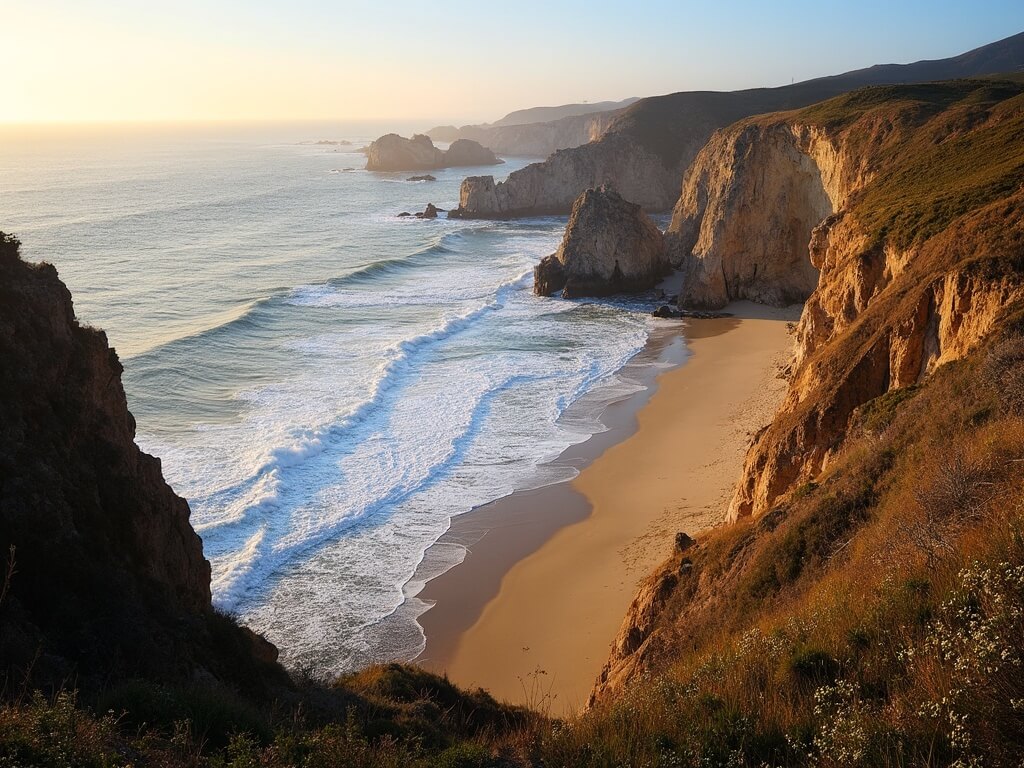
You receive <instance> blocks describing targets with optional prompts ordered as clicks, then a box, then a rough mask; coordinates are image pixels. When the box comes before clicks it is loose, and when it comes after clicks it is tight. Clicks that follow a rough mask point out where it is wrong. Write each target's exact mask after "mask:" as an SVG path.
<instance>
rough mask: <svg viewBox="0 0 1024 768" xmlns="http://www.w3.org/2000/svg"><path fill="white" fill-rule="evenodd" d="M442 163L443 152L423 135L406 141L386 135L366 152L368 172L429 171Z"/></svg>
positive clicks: (396, 136) (395, 136) (394, 135)
mask: <svg viewBox="0 0 1024 768" xmlns="http://www.w3.org/2000/svg"><path fill="white" fill-rule="evenodd" d="M443 162H444V152H442V151H441V150H440V149H438V148H437V147H435V146H434V142H432V141H431V140H430V137H429V136H424V135H423V134H416V135H415V136H413V137H412V138H411V139H406V138H403V137H402V136H399V135H398V134H397V133H388V134H386V135H384V136H381V137H380V138H379V139H377V140H376V141H374V142H373V143H372V144H370V146H369V147H368V148H367V150H366V170H368V171H431V170H433V169H435V168H441V167H443Z"/></svg>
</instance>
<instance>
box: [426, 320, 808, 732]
mask: <svg viewBox="0 0 1024 768" xmlns="http://www.w3.org/2000/svg"><path fill="white" fill-rule="evenodd" d="M728 311H729V312H730V313H731V315H732V316H731V317H725V318H716V319H709V320H688V321H686V323H685V326H683V325H682V324H680V325H679V326H677V327H673V326H672V325H671V324H668V323H666V324H665V327H664V328H663V329H659V330H658V331H657V332H656V333H655V334H652V341H651V344H653V345H655V347H656V349H655V350H654V354H653V355H652V356H651V358H652V362H654V361H656V362H657V363H658V365H656V366H655V365H652V367H651V377H650V381H648V382H646V387H645V389H644V390H643V391H640V392H637V393H634V394H632V395H630V396H628V397H626V398H624V399H622V400H619V401H616V402H613V403H611V404H610V405H609V406H608V407H607V408H606V409H605V412H604V413H603V414H602V417H601V421H602V423H604V424H605V426H606V430H605V431H603V432H600V433H598V434H596V435H594V436H593V437H591V438H590V439H589V440H587V441H584V442H583V443H581V444H579V445H577V446H573V447H572V448H570V449H568V450H567V451H566V452H565V453H564V454H563V455H562V456H560V457H559V458H558V459H557V460H556V461H558V462H561V463H566V462H568V463H570V464H572V465H573V466H576V467H577V468H579V470H580V471H579V474H578V476H577V477H576V478H575V479H573V480H571V481H568V482H562V483H556V484H554V485H549V486H545V487H542V488H538V489H534V490H528V491H518V492H516V493H514V494H512V495H510V496H508V497H505V498H504V499H499V500H497V501H495V502H492V503H491V504H487V505H484V506H482V507H480V508H478V509H476V510H474V511H472V512H469V513H467V514H465V515H462V516H460V517H458V518H456V519H455V520H453V522H452V525H451V528H450V529H449V531H448V532H447V533H446V534H445V535H444V536H443V537H442V538H441V540H440V541H439V542H438V545H440V546H441V547H445V546H462V547H465V548H466V550H467V551H466V555H465V558H464V560H463V562H462V563H460V564H459V565H456V566H454V567H453V568H450V569H449V570H447V571H445V572H444V573H443V574H441V575H440V576H437V577H436V578H433V579H431V580H429V581H428V582H427V583H426V585H425V587H424V588H423V589H422V591H421V592H420V593H419V594H418V595H417V598H418V599H419V600H421V601H424V602H425V603H427V604H428V605H431V606H432V607H431V608H429V609H428V610H427V611H426V612H425V613H423V614H422V615H421V616H420V617H419V623H420V624H421V626H422V627H423V630H424V633H425V635H426V647H425V648H424V651H423V652H422V653H421V654H420V656H419V657H418V658H417V663H418V664H420V665H422V666H424V667H425V668H427V669H431V670H433V671H437V672H442V673H446V674H448V675H449V676H450V677H451V679H452V680H453V681H454V682H456V683H459V684H461V685H466V686H482V687H485V688H487V689H488V690H490V691H491V692H492V693H493V694H494V695H495V696H496V697H497V698H499V699H504V700H508V701H512V702H515V703H521V704H531V705H540V706H545V707H548V708H550V709H551V710H552V711H554V712H557V713H565V712H571V711H574V710H576V709H578V708H579V707H581V706H582V705H583V704H584V703H585V702H586V698H587V696H588V694H589V692H590V688H591V686H592V685H593V682H594V679H595V678H596V676H597V674H598V673H599V671H600V669H601V666H602V665H603V664H604V662H605V660H606V658H607V655H608V649H609V646H610V644H611V641H612V639H613V638H614V636H615V633H616V632H617V631H618V628H619V626H620V624H621V621H622V618H623V616H624V614H625V611H626V608H627V607H628V605H629V602H630V601H631V600H632V598H633V595H634V592H635V589H636V586H637V584H638V582H639V581H640V580H641V579H642V578H643V577H644V576H646V575H647V573H648V572H649V571H650V570H652V569H653V568H654V567H655V566H656V565H657V564H658V562H660V561H661V560H663V559H664V558H665V557H667V556H668V554H669V553H670V550H671V546H672V541H673V540H674V535H675V533H676V532H677V531H685V532H687V533H689V534H691V535H695V534H697V533H699V532H701V531H704V530H707V529H708V528H710V527H712V526H713V525H716V524H718V523H719V522H720V521H721V520H722V518H723V516H724V512H725V505H726V504H727V501H728V496H729V494H731V492H732V487H733V483H734V482H735V480H736V477H737V476H738V474H739V470H740V466H741V463H742V459H743V455H744V453H745V448H746V445H747V443H748V441H749V436H750V434H751V433H752V432H754V431H756V430H757V429H759V428H760V427H761V426H763V425H764V424H766V423H767V422H768V421H769V420H770V418H771V416H772V414H773V413H774V410H775V408H776V407H777V405H778V403H779V401H780V400H781V397H782V394H783V391H784V388H785V385H784V382H783V381H781V380H780V379H779V378H778V377H777V369H778V367H779V366H780V365H781V364H782V363H784V362H785V358H786V357H787V355H788V351H789V349H790V346H791V341H792V340H791V337H790V336H789V333H788V329H787V325H788V323H789V322H792V321H794V320H795V319H796V318H797V317H798V315H799V312H798V308H789V309H784V310H777V309H769V308H765V307H761V306H758V305H753V304H749V303H746V302H743V303H737V304H735V305H732V306H730V307H729V308H728ZM438 545H435V546H438ZM427 558H428V559H429V551H428V555H427ZM555 669H557V670H558V675H557V677H556V676H555V675H553V674H549V673H548V670H555Z"/></svg>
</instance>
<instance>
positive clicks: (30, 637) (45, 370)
mask: <svg viewBox="0 0 1024 768" xmlns="http://www.w3.org/2000/svg"><path fill="white" fill-rule="evenodd" d="M0 370H3V372H4V373H3V375H2V376H0V560H6V561H8V564H9V565H10V566H11V573H12V575H10V578H9V581H8V580H5V581H7V583H6V584H4V585H3V586H2V587H0V589H3V590H4V592H5V594H4V595H3V598H2V599H0V659H2V662H0V674H6V675H8V676H9V677H8V678H7V679H9V680H19V681H20V680H23V679H26V676H30V677H31V680H32V681H33V683H34V684H37V685H44V686H45V685H61V684H64V683H67V682H68V681H69V680H71V679H72V677H74V678H75V679H76V680H77V684H78V686H79V687H81V688H89V687H92V686H94V685H96V684H99V683H100V682H103V683H106V684H109V683H110V682H111V681H114V680H117V679H121V678H125V677H131V676H144V677H147V678H150V679H158V680H161V679H162V680H174V679H189V678H192V677H193V676H195V675H201V676H204V677H205V678H207V679H210V678H216V679H222V680H233V681H235V682H238V683H239V684H240V685H243V686H249V687H252V686H256V685H257V684H258V681H259V680H260V679H261V678H263V677H264V676H265V675H267V674H269V675H271V676H272V677H274V676H279V677H283V672H281V671H280V669H279V668H278V667H276V665H273V664H272V663H270V662H267V663H264V662H260V661H258V660H257V658H256V655H255V654H256V652H257V651H258V652H259V655H260V656H262V657H263V658H264V659H270V657H271V656H273V655H274V653H275V652H273V651H272V648H273V646H270V644H269V643H266V641H263V640H262V639H259V638H257V637H256V636H255V635H253V634H252V633H250V632H247V631H244V630H241V629H240V628H239V627H237V626H236V625H235V624H234V623H233V622H232V621H231V620H229V619H227V618H224V617H219V616H217V615H216V614H214V613H213V610H212V608H211V605H210V565H209V563H208V562H207V561H206V559H205V558H204V557H203V549H202V542H201V541H200V539H199V537H198V536H197V535H196V533H195V531H194V530H193V529H192V526H191V525H190V524H189V508H188V504H187V503H186V502H185V500H184V499H182V498H180V497H179V496H177V495H175V493H174V492H173V491H172V490H171V489H170V488H169V487H168V485H167V483H166V482H164V479H163V476H162V475H161V472H160V461H159V459H156V458H154V457H152V456H149V455H147V454H145V453H143V452H142V451H140V450H139V448H138V447H137V446H136V445H135V442H134V436H135V420H134V419H133V418H132V415H131V413H129V412H128V408H127V404H126V401H125V393H124V389H123V388H122V386H121V371H122V369H121V364H120V363H119V362H118V359H117V355H116V354H115V353H114V351H113V350H112V349H110V347H108V346H107V339H106V336H105V335H104V334H103V332H102V331H97V330H94V329H92V328H89V327H86V326H83V325H81V324H80V323H79V322H78V321H77V320H76V318H75V314H74V310H73V308H72V303H71V295H70V294H69V293H68V290H67V288H66V287H65V286H64V284H63V283H62V282H61V281H60V280H59V278H58V277H57V271H56V270H55V269H54V268H53V267H52V266H50V265H48V264H39V265H29V264H26V263H25V262H23V261H22V260H21V259H20V257H19V254H18V242H17V240H15V239H14V238H11V237H9V236H7V235H3V234H2V233H0ZM3 570H4V571H5V573H6V571H7V569H6V568H4V569H3ZM0 579H3V577H0ZM268 664H269V666H268Z"/></svg>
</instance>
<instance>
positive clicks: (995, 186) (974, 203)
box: [796, 76, 1024, 249]
mask: <svg viewBox="0 0 1024 768" xmlns="http://www.w3.org/2000/svg"><path fill="white" fill-rule="evenodd" d="M796 116H797V118H798V119H799V120H802V121H805V122H808V123H812V124H818V125H823V126H826V127H827V128H829V129H830V130H833V131H845V132H846V135H847V141H848V142H851V145H854V144H855V145H857V148H858V149H860V150H862V152H863V154H865V155H868V156H870V157H871V160H872V170H873V176H874V177H873V180H872V181H871V182H870V183H869V184H868V185H867V186H866V187H865V189H864V190H863V192H862V193H861V194H860V195H859V196H858V198H857V199H856V200H855V201H854V202H853V205H852V208H853V210H854V211H855V213H856V215H857V216H858V218H860V219H861V221H863V222H864V224H865V227H866V228H867V231H868V232H869V234H870V235H871V236H872V238H873V241H874V243H875V244H876V245H880V244H881V243H883V242H888V243H890V244H892V245H894V246H896V247H897V248H901V249H902V248H907V247H909V246H911V245H913V244H914V243H918V242H922V241H924V240H926V239H928V238H930V237H932V236H934V235H936V234H938V233H939V232H941V231H942V230H943V229H945V228H946V227H947V226H949V224H950V223H952V222H953V221H955V220H956V219H958V218H960V217H961V216H964V215H966V214H969V213H971V212H972V211H975V210H978V209H979V208H981V207H982V206H985V205H987V204H989V203H992V202H994V201H997V200H1001V199H1003V198H1006V197H1008V196H1009V195H1011V194H1013V193H1014V192H1016V191H1017V190H1019V189H1020V188H1021V186H1022V183H1024V76H1007V78H1006V79H998V80H996V79H981V80H954V81H949V82H940V83H924V84H919V85H899V86H879V87H874V88H865V89H862V90H859V91H855V92H853V93H849V94H846V95H844V96H840V97H838V98H835V99H830V100H829V101H826V102H823V103H821V104H817V105H815V106H813V107H810V108H808V109H804V110H801V111H800V112H798V113H796Z"/></svg>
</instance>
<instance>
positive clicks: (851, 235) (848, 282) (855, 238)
mask: <svg viewBox="0 0 1024 768" xmlns="http://www.w3.org/2000/svg"><path fill="white" fill-rule="evenodd" d="M1022 90H1024V88H1022V87H1021V86H1020V84H1018V83H1010V82H1005V83H1000V82H994V81H955V82H952V83H949V84H943V85H941V86H936V85H932V86H928V87H927V88H925V87H915V86H901V87H887V88H875V89H869V90H867V91H862V92H858V93H855V94H851V95H850V96H848V97H839V98H838V99H835V100H833V101H831V102H826V103H825V104H823V105H820V106H817V107H812V108H809V109H805V110H802V111H800V112H795V113H788V114H783V115H778V116H768V117H764V118H754V119H751V120H747V121H744V122H741V123H740V124H737V125H735V126H733V127H731V128H729V129H728V130H725V131H722V132H721V133H719V134H718V135H717V136H716V137H715V138H714V139H713V140H712V141H711V142H710V143H709V144H708V146H707V147H706V148H705V149H704V150H703V151H702V152H701V154H700V156H699V157H698V158H697V160H696V161H695V162H694V165H693V167H692V169H691V171H690V172H689V173H688V174H687V177H686V180H685V182H684V185H683V194H682V196H681V197H680V200H679V204H678V205H677V207H676V211H675V214H674V216H673V221H672V224H671V226H670V228H669V232H668V235H667V239H668V242H669V251H670V257H671V259H672V261H673V262H674V263H676V264H678V265H680V266H681V268H682V269H683V270H684V272H685V274H686V281H685V282H684V285H683V290H682V292H681V294H680V297H679V303H680V305H681V306H698V307H709V306H710V307H717V306H721V305H723V304H724V303H726V302H727V301H730V300H733V299H738V298H747V299H754V300H758V301H765V302H769V303H786V302H790V301H799V300H804V299H806V302H807V303H806V305H805V308H804V311H803V314H802V316H801V320H800V323H799V325H798V328H797V348H796V351H795V357H794V361H793V371H794V373H793V378H792V383H791V388H790V391H789V394H788V396H787V399H786V401H785V402H784V404H783V406H782V409H781V411H780V413H779V415H778V417H777V418H776V420H775V421H774V422H773V424H772V425H771V426H770V427H769V428H768V429H767V430H765V431H764V432H763V433H762V434H760V435H759V436H758V437H757V439H756V441H755V443H754V445H753V447H752V448H751V450H750V452H749V454H748V456H747V460H746V465H745V468H744V473H743V476H742V478H741V481H740V483H739V485H738V487H737V490H736V494H735V497H734V498H733V501H732V503H731V505H730V508H729V513H728V514H729V517H730V519H736V518H737V517H742V516H745V515H750V514H760V513H762V512H764V511H766V510H768V509H770V508H771V506H772V504H773V503H774V502H775V500H776V499H778V498H779V497H780V496H781V495H783V494H784V493H786V492H787V491H788V490H789V489H790V488H791V487H792V486H793V484H794V483H796V482H800V481H806V480H809V479H811V478H813V477H815V476H816V475H817V474H818V473H819V472H820V471H821V470H822V469H823V468H824V467H825V466H826V465H827V463H828V462H829V460H830V458H831V457H832V456H833V455H834V453H835V451H837V450H838V449H839V447H840V445H841V443H842V438H843V435H844V434H845V431H846V427H847V424H848V421H849V419H850V417H851V415H852V413H853V411H854V410H855V409H856V408H857V407H858V406H859V405H861V404H863V403H865V402H867V401H868V400H871V399H873V398H875V397H878V396H879V395H882V394H884V393H885V392H887V391H889V390H890V389H895V388H900V387H906V386H910V385H912V384H915V383H917V382H919V381H920V380H921V379H923V378H924V377H925V376H927V375H928V374H929V373H930V372H931V371H932V370H934V368H935V367H936V366H938V365H940V364H942V363H944V362H947V361H950V360H955V359H958V358H960V357H963V356H964V355H965V354H967V353H968V352H969V351H970V350H971V349H972V348H973V346H974V345H975V344H977V343H978V342H979V340H981V339H982V338H984V337H985V335H986V334H987V333H988V331H989V330H990V329H991V328H992V325H993V323H994V322H995V320H996V318H997V317H998V316H999V310H1000V308H1001V307H1002V306H1004V305H1005V304H1006V302H1008V301H1011V300H1013V299H1015V297H1017V296H1019V295H1021V294H1022V292H1024V281H1022V278H1021V275H1020V273H1019V272H1016V271H1015V269H1014V268H1013V267H1012V266H1008V265H1012V261H1011V262H1008V261H1006V259H1008V258H1013V248H1012V247H1009V246H1008V245H1007V242H1006V238H1007V237H1008V236H1009V235H1010V234H1012V233H1013V232H1014V231H1015V227H1016V226H1017V225H1016V224H1015V223H1014V217H1015V216H1019V213H1012V211H1016V210H1018V208H1017V206H1018V205H1019V203H1020V196H1021V190H1020V187H1019V178H1020V177H1021V174H1024V150H1022V149H1021V146H1020V144H1019V141H1017V140H1015V139H1014V138H1013V136H1014V134H1013V131H1014V130H1015V126H1016V125H1018V124H1024V110H1022V109H1021V108H1020V107H1019V104H1018V101H1019V95H1020V93H1021V91H1022ZM901 99H902V100H903V101H902V102H901V101H900V100H901ZM1015 100H1018V101H1015ZM966 114H969V119H968V118H966V117H965V115H966ZM965 167H969V168H970V171H971V173H970V175H966V176H965V174H966V172H965ZM924 168H927V169H930V170H928V171H927V172H923V171H922V169H924ZM943 173H945V174H947V175H948V179H945V180H944V179H943V177H942V174H943ZM965 177H966V179H967V181H964V178H965ZM926 178H927V179H928V180H927V181H923V180H924V179H926ZM942 195H945V197H943V198H942V199H941V200H940V199H939V196H942ZM996 201H999V202H998V204H996ZM993 205H996V207H992V206H993ZM1017 221H1018V222H1019V219H1017ZM1014 236H1015V235H1014ZM1011 239H1012V238H1011ZM983 258H988V259H990V261H989V265H988V266H986V267H985V268H980V267H978V266H977V265H976V262H977V261H978V260H980V259H983ZM819 272H820V276H819V277H818V278H817V279H815V275H817V274H819ZM854 328H855V329H856V334H855V335H851V332H852V330H853V329H854Z"/></svg>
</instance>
